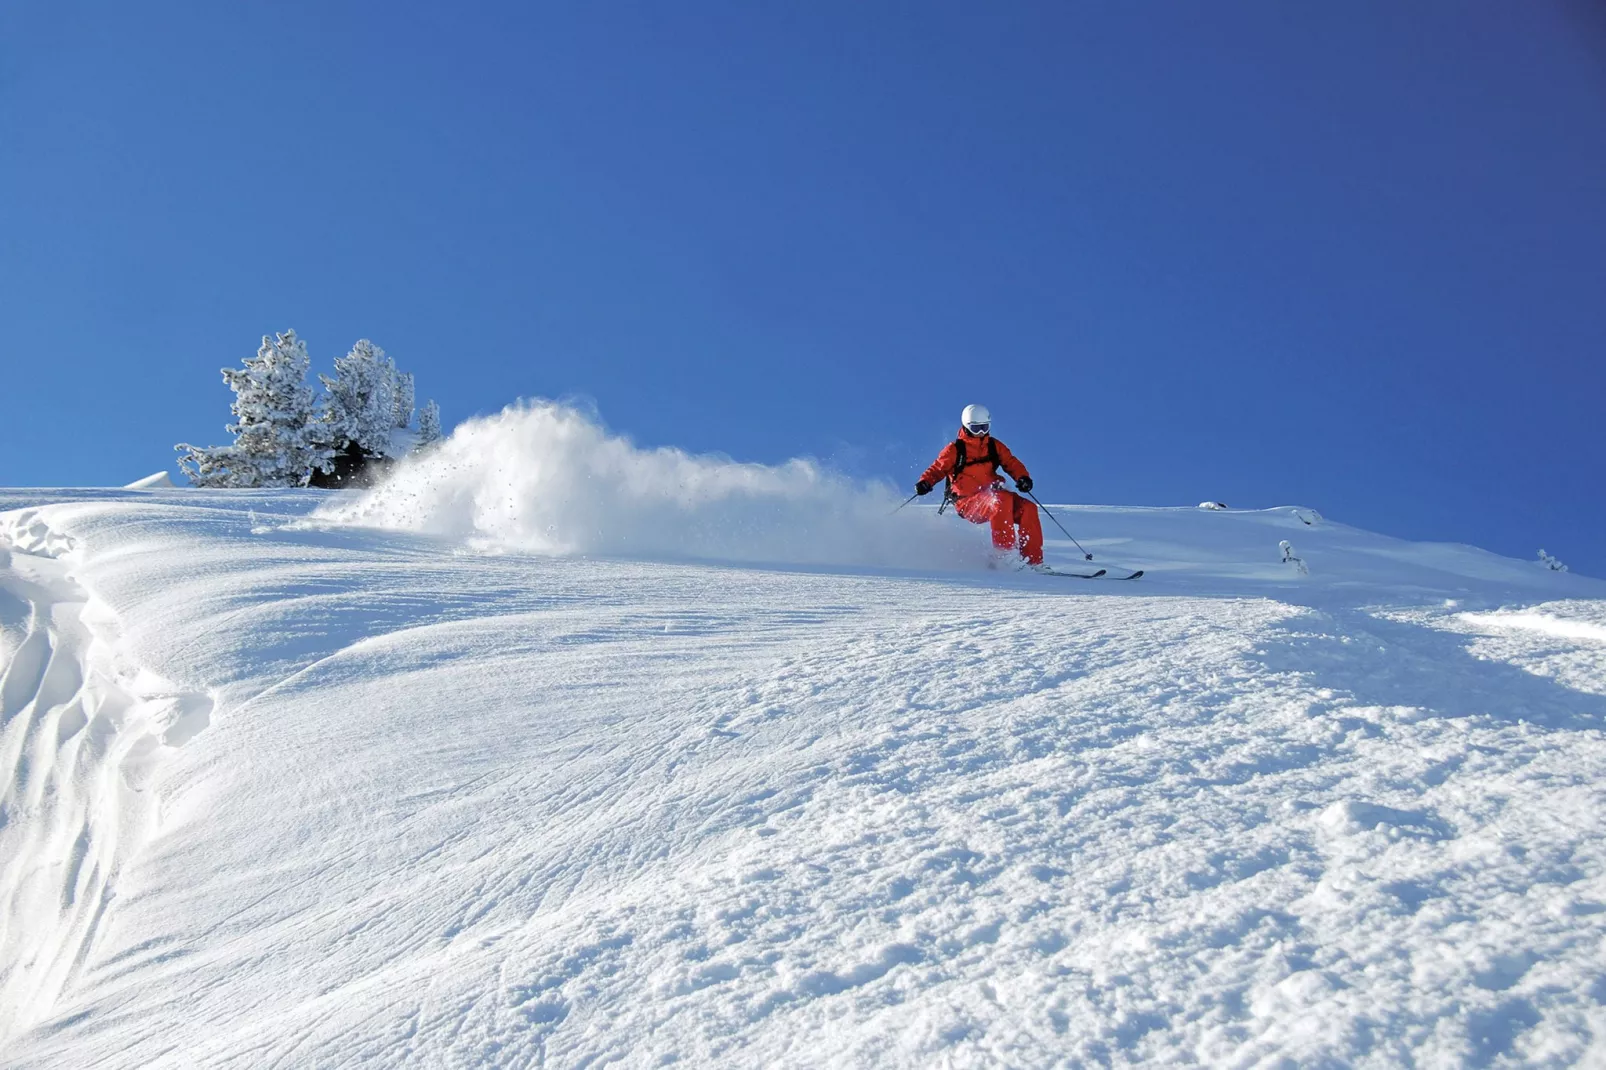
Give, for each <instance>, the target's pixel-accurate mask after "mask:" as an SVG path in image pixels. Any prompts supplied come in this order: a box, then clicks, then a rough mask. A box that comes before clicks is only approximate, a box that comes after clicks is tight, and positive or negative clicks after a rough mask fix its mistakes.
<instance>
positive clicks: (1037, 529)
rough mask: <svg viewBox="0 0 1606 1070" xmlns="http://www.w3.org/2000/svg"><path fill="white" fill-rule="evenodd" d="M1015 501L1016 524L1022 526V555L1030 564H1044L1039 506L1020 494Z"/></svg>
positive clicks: (1015, 497) (1015, 496)
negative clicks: (1038, 513)
mask: <svg viewBox="0 0 1606 1070" xmlns="http://www.w3.org/2000/svg"><path fill="white" fill-rule="evenodd" d="M1011 497H1013V498H1014V499H1015V508H1014V510H1013V512H1014V514H1015V522H1016V523H1017V524H1019V525H1020V555H1021V556H1022V557H1024V558H1025V559H1026V561H1027V563H1028V564H1032V565H1041V564H1042V563H1043V521H1042V518H1041V517H1039V516H1038V515H1037V505H1036V504H1035V503H1034V502H1032V501H1031V500H1030V499H1027V498H1022V497H1021V496H1020V495H1019V494H1015V495H1011Z"/></svg>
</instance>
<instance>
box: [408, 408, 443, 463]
mask: <svg viewBox="0 0 1606 1070" xmlns="http://www.w3.org/2000/svg"><path fill="white" fill-rule="evenodd" d="M440 437H441V407H440V406H439V405H437V404H435V399H434V398H430V399H429V404H427V405H425V406H424V407H423V408H422V409H419V410H418V444H417V445H415V446H414V447H413V450H414V452H417V451H418V450H421V449H423V448H424V447H425V446H427V445H429V444H430V443H431V442H438V441H440Z"/></svg>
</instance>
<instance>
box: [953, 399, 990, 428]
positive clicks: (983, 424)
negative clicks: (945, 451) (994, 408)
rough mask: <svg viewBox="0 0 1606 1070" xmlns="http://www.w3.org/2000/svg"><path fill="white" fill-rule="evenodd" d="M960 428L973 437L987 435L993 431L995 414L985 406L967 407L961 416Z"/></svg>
mask: <svg viewBox="0 0 1606 1070" xmlns="http://www.w3.org/2000/svg"><path fill="white" fill-rule="evenodd" d="M959 426H960V427H963V428H964V429H965V430H966V431H969V432H970V433H971V434H973V435H985V434H987V433H988V432H989V431H991V430H992V427H993V414H992V413H990V412H988V411H987V406H985V405H966V406H965V411H964V412H962V413H960V414H959Z"/></svg>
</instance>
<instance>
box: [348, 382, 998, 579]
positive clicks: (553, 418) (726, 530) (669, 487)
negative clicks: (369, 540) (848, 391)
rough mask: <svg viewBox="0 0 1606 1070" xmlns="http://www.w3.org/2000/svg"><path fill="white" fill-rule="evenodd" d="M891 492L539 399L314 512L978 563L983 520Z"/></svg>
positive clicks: (707, 554) (718, 547) (561, 550)
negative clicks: (616, 427) (636, 436)
mask: <svg viewBox="0 0 1606 1070" xmlns="http://www.w3.org/2000/svg"><path fill="white" fill-rule="evenodd" d="M900 500H901V499H900V496H899V495H898V494H897V492H896V491H894V490H893V489H892V488H891V487H889V486H887V485H885V484H879V483H864V482H858V481H855V480H852V479H849V478H847V477H846V476H843V475H840V474H838V473H835V472H832V471H830V470H828V469H826V468H823V467H821V466H820V465H819V464H817V463H815V462H814V461H810V460H805V459H795V460H791V461H787V462H786V463H785V464H780V465H764V464H747V463H740V462H737V461H733V460H731V459H729V458H727V457H722V456H717V455H700V456H699V455H693V454H689V453H686V452H684V451H682V450H679V449H671V448H661V449H642V448H640V447H638V446H636V445H635V444H634V443H632V442H631V441H630V440H629V439H628V438H624V437H622V436H619V435H614V434H610V433H609V432H608V431H607V430H606V429H604V428H603V427H602V426H601V425H600V424H599V423H598V422H597V421H596V420H595V419H594V418H593V417H592V416H590V415H588V414H586V413H584V412H581V411H580V410H578V409H576V408H574V407H572V406H568V405H563V404H558V403H555V402H549V401H534V402H529V403H525V404H520V405H515V406H512V407H509V408H507V409H505V410H503V411H502V412H501V413H498V414H497V415H494V416H488V417H482V418H479V419H475V420H470V421H468V422H467V423H464V424H462V425H459V426H458V427H457V429H456V430H455V431H454V432H453V433H452V435H451V437H450V438H448V439H446V440H444V441H442V442H440V443H438V444H436V445H435V446H434V447H433V448H431V449H430V450H428V451H426V452H423V453H419V454H415V455H414V456H412V457H410V458H408V459H406V460H404V461H403V462H402V463H401V464H399V465H398V466H397V468H396V470H395V471H394V473H393V474H391V476H390V477H389V478H387V479H386V480H384V482H382V483H381V484H380V485H379V486H377V487H375V488H374V489H372V490H371V491H369V492H367V493H365V494H364V495H363V496H362V497H360V498H358V499H356V500H354V501H342V502H337V503H335V504H333V505H331V506H329V507H327V508H325V509H322V510H320V511H319V512H318V513H317V514H316V516H317V519H318V520H319V521H322V522H325V523H331V522H332V523H337V524H345V525H353V526H361V527H375V528H388V529H394V530H403V531H416V532H421V533H425V534H430V535H435V536H442V537H447V538H453V539H460V540H462V541H464V542H466V543H468V544H469V545H471V546H474V547H476V548H480V549H488V548H508V549H517V550H525V551H534V552H538V553H550V554H591V555H626V556H648V557H664V556H668V557H679V558H702V559H719V560H727V561H770V562H783V563H793V564H837V565H843V564H846V565H908V566H914V567H929V568H945V567H975V566H977V565H979V564H981V563H983V562H984V561H985V559H986V540H985V539H984V538H981V537H979V536H978V535H977V532H979V531H981V529H979V528H972V527H971V526H970V525H964V524H954V523H953V522H952V521H951V520H947V519H944V518H941V517H937V516H935V515H933V514H932V513H931V512H929V511H919V510H912V509H910V510H903V511H902V512H896V513H895V512H894V510H896V509H897V506H898V503H899V501H900Z"/></svg>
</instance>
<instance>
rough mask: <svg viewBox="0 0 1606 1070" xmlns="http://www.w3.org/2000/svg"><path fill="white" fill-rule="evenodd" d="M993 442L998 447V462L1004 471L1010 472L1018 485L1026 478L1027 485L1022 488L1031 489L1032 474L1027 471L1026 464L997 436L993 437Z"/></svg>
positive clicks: (1010, 475)
mask: <svg viewBox="0 0 1606 1070" xmlns="http://www.w3.org/2000/svg"><path fill="white" fill-rule="evenodd" d="M993 443H994V445H996V446H997V447H998V463H999V465H1000V466H1001V467H1002V468H1003V469H1004V471H1006V472H1008V473H1009V478H1011V479H1013V480H1014V481H1015V485H1016V486H1020V481H1021V480H1023V479H1024V480H1025V481H1026V485H1025V486H1024V487H1021V489H1022V490H1031V489H1032V474H1031V473H1030V472H1028V471H1026V466H1025V465H1024V464H1021V463H1020V458H1019V457H1016V456H1015V455H1014V454H1013V453H1011V452H1009V447H1008V446H1006V445H1004V444H1003V443H1002V442H999V441H998V440H997V439H996V438H995V439H993Z"/></svg>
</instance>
